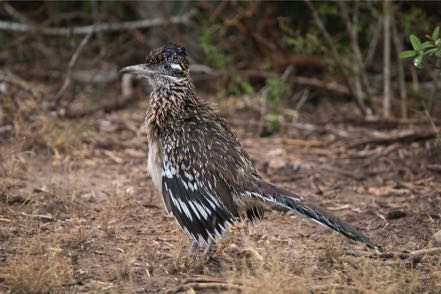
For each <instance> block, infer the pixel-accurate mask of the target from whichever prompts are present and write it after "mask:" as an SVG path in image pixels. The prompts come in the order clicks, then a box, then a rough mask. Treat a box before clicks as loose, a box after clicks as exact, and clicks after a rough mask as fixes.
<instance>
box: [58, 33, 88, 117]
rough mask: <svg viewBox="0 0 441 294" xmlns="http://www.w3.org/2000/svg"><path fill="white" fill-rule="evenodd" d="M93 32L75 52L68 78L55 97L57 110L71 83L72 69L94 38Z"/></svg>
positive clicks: (70, 62)
mask: <svg viewBox="0 0 441 294" xmlns="http://www.w3.org/2000/svg"><path fill="white" fill-rule="evenodd" d="M92 33H93V30H91V31H90V32H89V33H88V34H87V35H86V36H85V37H84V38H83V40H82V41H81V43H80V45H79V46H78V48H77V50H75V52H74V54H73V55H72V57H71V59H70V61H69V65H68V67H67V73H66V77H65V78H64V82H63V85H62V86H61V88H60V90H58V92H57V94H55V97H54V108H57V107H58V106H59V105H60V102H61V97H62V96H63V94H64V92H65V91H66V90H67V88H68V87H69V85H70V82H71V75H72V69H73V67H74V66H75V64H76V63H77V60H78V56H80V53H81V51H82V50H83V48H84V47H85V46H86V44H87V42H88V41H89V40H90V38H91V37H92Z"/></svg>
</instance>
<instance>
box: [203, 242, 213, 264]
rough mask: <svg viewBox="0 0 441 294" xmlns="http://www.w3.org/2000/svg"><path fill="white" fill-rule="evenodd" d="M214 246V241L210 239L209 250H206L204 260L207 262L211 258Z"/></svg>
mask: <svg viewBox="0 0 441 294" xmlns="http://www.w3.org/2000/svg"><path fill="white" fill-rule="evenodd" d="M213 244H214V240H213V239H211V238H210V240H208V244H207V248H205V250H204V259H205V260H208V258H209V257H210V251H211V248H213Z"/></svg>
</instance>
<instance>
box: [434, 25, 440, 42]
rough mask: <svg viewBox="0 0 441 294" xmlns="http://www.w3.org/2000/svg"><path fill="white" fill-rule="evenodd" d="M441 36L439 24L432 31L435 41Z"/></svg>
mask: <svg viewBox="0 0 441 294" xmlns="http://www.w3.org/2000/svg"><path fill="white" fill-rule="evenodd" d="M438 36H439V26H437V27H436V28H435V29H434V30H433V33H432V40H433V41H435V40H436V39H438Z"/></svg>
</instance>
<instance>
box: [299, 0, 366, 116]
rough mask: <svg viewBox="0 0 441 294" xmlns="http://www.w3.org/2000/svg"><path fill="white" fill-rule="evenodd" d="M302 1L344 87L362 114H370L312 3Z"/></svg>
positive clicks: (308, 0) (307, 0) (306, 0)
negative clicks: (342, 79)
mask: <svg viewBox="0 0 441 294" xmlns="http://www.w3.org/2000/svg"><path fill="white" fill-rule="evenodd" d="M304 1H305V3H306V5H307V6H308V7H309V9H310V10H311V13H312V16H313V18H314V21H315V23H316V25H317V27H318V28H319V30H320V32H321V33H322V34H323V37H324V38H325V41H326V42H327V43H328V46H329V48H330V49H331V54H332V57H333V59H334V61H335V62H336V63H337V65H338V67H339V68H340V69H341V70H342V75H343V78H344V81H345V84H346V87H347V88H348V90H349V91H350V93H351V95H352V96H353V97H355V98H356V99H355V102H356V104H357V106H358V108H359V109H360V111H361V113H362V114H363V115H370V114H372V113H373V111H372V109H370V107H368V106H367V105H366V104H365V103H364V97H362V96H360V93H357V92H356V91H355V90H354V88H353V87H352V85H351V78H350V75H349V73H348V72H347V69H346V67H345V65H344V64H343V62H342V59H343V58H342V57H341V56H340V55H339V54H338V52H337V49H336V48H335V46H334V42H333V41H332V38H331V36H330V35H329V33H328V31H327V30H326V28H325V26H324V24H323V22H322V21H321V19H320V17H319V15H318V13H317V10H316V9H315V7H314V5H312V3H311V1H310V0H304Z"/></svg>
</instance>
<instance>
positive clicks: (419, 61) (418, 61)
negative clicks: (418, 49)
mask: <svg viewBox="0 0 441 294" xmlns="http://www.w3.org/2000/svg"><path fill="white" fill-rule="evenodd" d="M422 61H423V55H418V56H417V57H416V58H415V59H414V60H413V65H415V67H416V68H418V69H422V68H423V64H422Z"/></svg>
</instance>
